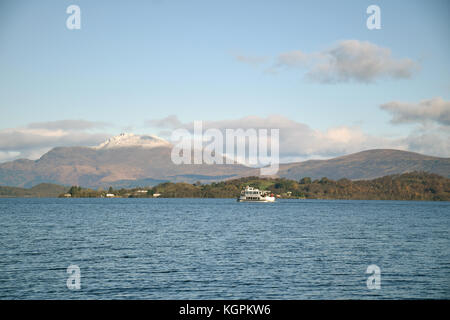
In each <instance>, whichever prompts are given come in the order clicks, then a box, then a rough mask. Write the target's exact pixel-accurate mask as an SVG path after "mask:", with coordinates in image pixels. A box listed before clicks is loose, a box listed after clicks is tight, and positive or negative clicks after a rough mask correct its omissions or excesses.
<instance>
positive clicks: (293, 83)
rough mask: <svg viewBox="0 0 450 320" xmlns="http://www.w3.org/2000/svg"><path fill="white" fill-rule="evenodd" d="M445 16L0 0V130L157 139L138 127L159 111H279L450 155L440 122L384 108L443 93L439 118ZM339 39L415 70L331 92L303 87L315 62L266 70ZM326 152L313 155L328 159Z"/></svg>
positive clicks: (316, 7)
mask: <svg viewBox="0 0 450 320" xmlns="http://www.w3.org/2000/svg"><path fill="white" fill-rule="evenodd" d="M71 4H76V5H78V6H79V7H80V8H81V30H68V29H67V28H66V19H67V17H68V14H66V8H67V7H68V6H69V5H71ZM371 4H376V5H378V6H379V7H380V8H381V26H382V28H381V30H368V29H367V27H366V19H367V17H368V14H366V8H367V7H368V6H369V5H371ZM449 9H450V3H449V2H448V1H445V0H444V1H438V0H434V1H400V0H399V1H362V0H359V1H349V0H344V1H268V0H263V1H256V0H253V1H249V0H246V1H242V0H241V1H234V0H227V1H223V0H220V1H196V0H192V1H181V0H179V1H173V0H155V1H92V0H89V1H79V0H78V1H77V0H72V1H62V0H58V1H56V0H53V1H21V0H19V1H17V0H16V1H2V2H1V4H0V88H1V89H0V114H1V117H0V135H1V134H2V132H3V133H4V131H5V130H9V131H8V133H11V130H14V128H26V127H27V126H28V125H29V124H30V123H36V122H51V121H60V120H69V119H78V120H81V119H82V120H86V121H91V122H104V123H108V125H106V126H99V127H93V130H91V131H90V132H91V133H92V131H93V132H97V133H100V132H102V133H104V134H105V135H107V134H118V133H119V132H121V131H125V130H126V131H134V132H137V133H158V131H157V130H159V128H154V127H148V126H146V123H147V124H148V120H154V119H162V118H165V117H167V116H169V115H176V116H177V117H178V119H179V121H180V122H181V123H188V122H191V121H193V120H209V121H220V120H229V119H242V118H244V117H247V116H258V117H261V118H267V117H269V116H271V115H274V114H276V115H279V116H282V117H285V118H286V119H289V120H292V121H295V122H298V123H302V124H306V125H308V126H309V127H310V128H311V129H312V130H318V131H321V132H326V131H327V130H329V129H330V128H334V127H351V128H355V127H357V128H358V130H360V131H361V132H363V133H364V135H369V136H371V137H372V138H374V137H376V138H387V139H407V138H408V137H411V135H414V134H416V133H417V132H418V131H420V132H421V133H424V134H425V133H426V134H427V135H428V137H429V136H430V134H434V135H435V134H438V138H439V139H440V140H441V141H443V144H440V145H437V146H435V147H434V148H433V146H430V148H428V149H427V148H426V147H425V146H421V147H418V148H416V149H417V150H416V149H414V147H411V144H408V143H407V142H405V141H406V140H402V143H400V144H399V145H402V146H404V148H405V149H410V150H412V151H420V152H428V153H434V154H436V155H441V156H448V153H449V152H450V150H448V142H446V141H445V140H447V138H448V126H447V125H445V124H444V125H443V124H442V121H441V122H440V123H436V121H434V122H435V123H434V124H433V123H432V122H433V120H431V121H429V122H427V123H426V124H424V122H423V121H420V119H419V120H418V121H415V122H414V121H403V123H394V124H393V123H392V122H391V121H390V120H392V118H393V116H394V115H395V112H396V111H392V112H388V111H386V110H387V109H381V108H380V105H382V104H386V103H390V102H398V103H404V104H407V105H409V106H411V108H413V109H414V108H415V107H417V108H421V107H423V106H422V105H421V104H420V103H421V101H428V100H430V99H433V98H437V97H440V98H442V99H443V102H442V101H441V102H442V103H443V107H442V103H441V109H442V108H443V110H444V112H448V100H449V95H450V61H449V52H450V36H449V30H450V28H449V27H450V20H449V19H450V16H449V12H450V10H449ZM346 40H356V41H358V43H366V42H368V43H370V44H371V45H373V46H376V47H377V48H385V49H389V50H390V53H391V56H390V57H391V58H392V59H393V60H394V61H397V62H402V61H406V60H405V59H407V60H408V61H411V62H412V63H414V68H411V70H412V69H414V70H413V71H411V74H410V75H408V76H407V77H391V76H383V75H380V76H379V77H378V76H375V77H374V78H373V79H370V81H358V80H350V81H335V82H332V83H324V82H320V81H313V80H311V78H308V76H307V72H308V68H309V70H311V68H312V67H311V66H309V67H308V66H302V67H292V66H282V67H278V69H277V72H276V73H273V72H269V71H270V70H272V69H273V68H274V66H276V64H277V63H278V62H279V57H280V55H282V54H284V53H289V52H293V51H296V50H300V51H301V52H303V53H305V54H309V55H313V54H317V53H322V54H323V53H327V52H329V50H332V49H333V48H336V47H337V46H339V43H341V42H342V41H346ZM239 57H241V58H242V57H245V59H244V58H242V59H241V60H240V59H239ZM242 60H245V61H247V62H243V61H242ZM249 62H250V63H249ZM389 110H393V109H392V108H391V109H389ZM397 111H398V110H397ZM403 111H404V110H403ZM416 120H417V119H416ZM434 120H436V118H434ZM146 121H147V122H146ZM437 122H439V121H437ZM430 123H431V124H430ZM430 126H432V129H433V131H432V132H425V130H428V129H429V128H430ZM442 126H444V130H442ZM1 130H3V131H1ZM17 130H19V129H17ZM436 132H437V133H436ZM442 132H444V133H442ZM8 137H12V136H11V135H10V136H8ZM96 137H98V136H96ZM10 139H12V138H10ZM377 141H378V140H377ZM426 141H432V139H431V140H426ZM13 142H14V141H10V142H9V143H8V145H7V146H6V145H3V146H2V144H0V152H2V150H3V152H9V155H4V157H3V158H4V159H9V158H15V157H17V156H18V154H17V153H11V152H15V150H17V152H18V153H20V155H22V156H27V153H26V152H24V150H25V147H24V146H19V145H18V146H17V147H16V149H14V143H13ZM57 143H62V142H57ZM378 144H380V143H378ZM378 144H375V145H376V146H378ZM371 145H372V144H370V143H369V144H368V146H371ZM392 145H394V146H395V145H396V144H389V143H388V144H387V146H388V147H389V146H392ZM379 146H380V147H383V145H382V143H381V145H379ZM47 147H49V146H47ZM359 148H362V149H364V145H360V146H359ZM442 148H444V149H446V150H443V151H442V152H439V150H441V149H442ZM44 149H45V148H44V147H42V148H41V149H39V150H41V151H42V150H44ZM346 150H350V149H345V150H344V149H343V151H346ZM351 150H352V151H353V149H351ZM36 152H37V153H39V152H38V151H36ZM322 153H323V154H321V152H313V153H312V154H311V156H312V155H319V156H322V157H326V156H327V154H326V152H325V151H323V152H322ZM334 153H336V152H333V155H334ZM337 153H339V152H337ZM35 154H36V153H34V155H35ZM301 154H302V155H306V153H305V152H303V153H301ZM330 155H331V153H330ZM1 160H2V157H1V154H0V161H1Z"/></svg>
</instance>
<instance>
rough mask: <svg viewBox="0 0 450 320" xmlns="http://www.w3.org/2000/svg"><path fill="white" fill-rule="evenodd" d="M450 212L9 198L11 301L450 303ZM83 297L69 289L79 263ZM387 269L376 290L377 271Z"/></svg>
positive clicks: (4, 277) (4, 251)
mask: <svg viewBox="0 0 450 320" xmlns="http://www.w3.org/2000/svg"><path fill="white" fill-rule="evenodd" d="M449 209H450V203H448V202H406V201H324V200H285V201H278V202H277V203H274V204H267V203H266V204H264V203H237V202H235V200H233V199H229V200H228V199H0V298H1V299H141V298H143V299H360V298H362V299H399V298H403V299H410V298H432V299H433V298H437V299H440V298H446V299H449V298H450V235H449V231H450V210H449ZM72 264H75V265H78V266H79V267H80V270H81V289H80V290H69V289H68V288H67V285H66V280H67V277H68V274H67V273H66V269H67V267H68V266H69V265H72ZM371 264H376V265H377V266H379V267H380V269H381V289H379V290H369V289H368V288H367V286H366V280H367V277H368V276H369V275H368V274H366V273H365V272H366V269H367V266H368V265H371Z"/></svg>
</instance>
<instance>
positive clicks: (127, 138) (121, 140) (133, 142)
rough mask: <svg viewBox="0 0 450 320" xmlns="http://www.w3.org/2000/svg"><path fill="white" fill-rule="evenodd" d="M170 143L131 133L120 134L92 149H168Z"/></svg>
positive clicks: (157, 138) (154, 137)
mask: <svg viewBox="0 0 450 320" xmlns="http://www.w3.org/2000/svg"><path fill="white" fill-rule="evenodd" d="M168 146H170V143H169V142H168V141H167V140H164V139H162V138H160V137H157V136H154V135H137V134H133V133H121V134H120V135H118V136H114V137H111V138H109V139H108V140H106V141H105V142H103V143H101V144H99V145H98V146H96V147H94V149H111V148H123V147H143V148H155V147H168Z"/></svg>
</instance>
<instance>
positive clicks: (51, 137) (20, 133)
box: [0, 120, 110, 162]
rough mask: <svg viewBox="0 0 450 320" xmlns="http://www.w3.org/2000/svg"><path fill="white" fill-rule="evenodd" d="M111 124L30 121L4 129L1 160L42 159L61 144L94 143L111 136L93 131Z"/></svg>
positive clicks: (81, 121)
mask: <svg viewBox="0 0 450 320" xmlns="http://www.w3.org/2000/svg"><path fill="white" fill-rule="evenodd" d="M106 126H109V125H108V124H107V123H103V122H92V121H86V120H61V121H53V122H36V123H30V124H29V125H27V126H25V127H19V128H9V129H2V130H0V162H4V161H9V160H15V159H18V158H26V159H38V158H39V157H40V156H42V154H44V153H45V152H47V151H49V150H50V149H52V148H54V147H58V146H92V145H97V144H99V143H100V142H103V141H104V140H105V139H107V138H108V137H110V135H109V134H106V133H102V132H92V130H96V129H102V128H104V127H106Z"/></svg>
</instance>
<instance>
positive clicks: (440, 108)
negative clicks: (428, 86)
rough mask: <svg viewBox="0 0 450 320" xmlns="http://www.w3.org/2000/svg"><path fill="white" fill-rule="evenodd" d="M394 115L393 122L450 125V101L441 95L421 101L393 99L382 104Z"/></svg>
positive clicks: (384, 108) (382, 107)
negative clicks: (409, 101)
mask: <svg viewBox="0 0 450 320" xmlns="http://www.w3.org/2000/svg"><path fill="white" fill-rule="evenodd" d="M380 108H381V109H383V110H385V111H388V112H389V113H390V114H391V115H392V120H391V122H392V123H395V124H400V123H422V124H426V123H430V122H434V123H437V124H440V125H444V126H450V101H445V100H444V99H442V98H441V97H437V98H433V99H429V100H422V101H420V102H419V103H408V102H401V101H391V102H388V103H385V104H383V105H381V106H380Z"/></svg>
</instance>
